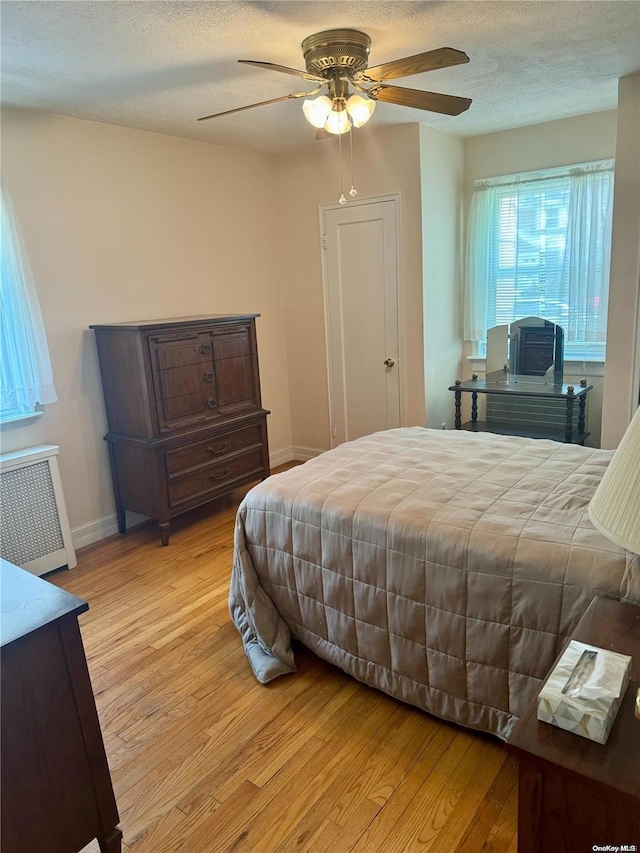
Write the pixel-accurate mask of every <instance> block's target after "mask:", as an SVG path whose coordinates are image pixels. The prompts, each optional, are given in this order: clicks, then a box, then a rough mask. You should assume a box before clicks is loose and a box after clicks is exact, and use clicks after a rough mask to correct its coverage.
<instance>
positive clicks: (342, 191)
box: [338, 133, 347, 204]
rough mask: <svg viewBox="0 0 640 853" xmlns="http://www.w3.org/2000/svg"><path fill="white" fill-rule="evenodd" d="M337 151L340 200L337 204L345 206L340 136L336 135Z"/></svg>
mask: <svg viewBox="0 0 640 853" xmlns="http://www.w3.org/2000/svg"><path fill="white" fill-rule="evenodd" d="M338 150H339V152H340V198H339V199H338V204H346V203H347V199H346V198H345V194H344V178H343V177H342V134H341V133H339V134H338Z"/></svg>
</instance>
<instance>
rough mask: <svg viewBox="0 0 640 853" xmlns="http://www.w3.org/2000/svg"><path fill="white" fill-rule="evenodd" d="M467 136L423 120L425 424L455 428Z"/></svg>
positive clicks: (421, 162)
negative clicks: (439, 127)
mask: <svg viewBox="0 0 640 853" xmlns="http://www.w3.org/2000/svg"><path fill="white" fill-rule="evenodd" d="M463 166H464V140H463V139H461V138H460V137H456V136H450V135H449V134H447V133H442V131H439V130H435V129H434V128H431V127H428V126H427V125H420V177H421V187H422V266H423V283H424V305H423V310H424V321H423V325H424V387H425V409H426V418H425V424H426V426H428V427H430V428H431V429H440V428H441V426H442V424H446V426H447V428H448V429H452V428H453V411H454V409H453V394H452V393H451V391H448V390H447V389H448V387H449V385H452V384H453V382H454V381H455V380H456V379H457V378H458V376H459V374H460V371H461V369H462V367H461V359H462V338H461V334H460V329H461V311H460V308H461V304H462V213H463V207H462V178H463Z"/></svg>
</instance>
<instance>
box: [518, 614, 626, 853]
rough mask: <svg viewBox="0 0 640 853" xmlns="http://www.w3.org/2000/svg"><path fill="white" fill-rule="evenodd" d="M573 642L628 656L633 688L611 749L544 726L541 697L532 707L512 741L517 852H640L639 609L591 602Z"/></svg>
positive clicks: (616, 724)
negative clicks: (608, 849)
mask: <svg viewBox="0 0 640 853" xmlns="http://www.w3.org/2000/svg"><path fill="white" fill-rule="evenodd" d="M571 639H572V640H579V641H580V642H582V643H589V644H591V645H594V646H599V647H600V648H603V649H610V650H612V651H615V652H620V653H621V654H626V655H631V656H632V658H633V661H632V664H631V681H630V684H629V687H628V689H627V692H626V694H625V697H624V699H623V702H622V705H621V706H620V709H619V711H618V714H617V717H616V719H615V722H614V724H613V728H612V730H611V733H610V734H609V738H608V740H607V743H606V744H597V743H594V742H593V741H590V740H587V739H586V738H582V737H580V736H579V735H575V734H572V733H571V732H566V731H563V730H562V729H559V728H557V727H556V726H553V725H550V724H549V723H542V722H540V721H539V720H538V719H537V696H536V697H535V698H534V699H533V700H532V701H531V703H530V704H529V706H528V707H527V710H526V711H525V713H524V715H523V716H522V718H521V719H520V720H519V722H518V723H517V725H516V727H515V729H514V730H513V732H512V734H511V736H510V737H509V739H508V742H507V749H508V750H509V751H510V752H512V753H513V754H514V755H515V756H517V758H518V762H519V782H520V791H519V796H518V853H574V851H575V853H578V851H580V853H582V851H591V850H595V849H597V848H596V847H594V845H601V848H602V849H606V848H605V845H607V844H610V845H614V847H615V848H616V849H618V848H619V849H620V850H630V851H634V850H638V848H639V847H640V720H639V719H637V718H636V717H635V714H634V705H635V696H636V690H637V689H638V686H640V607H635V606H634V605H632V604H624V603H622V602H619V601H613V600H611V599H605V598H594V600H593V601H592V602H591V604H590V605H589V608H588V610H587V612H586V613H585V615H584V616H583V617H582V619H581V620H580V622H579V623H578V626H577V628H576V630H575V631H574V633H573V634H572V636H571ZM554 665H555V664H554ZM622 845H627V846H626V847H625V846H622ZM634 845H635V846H634ZM612 849H613V848H612Z"/></svg>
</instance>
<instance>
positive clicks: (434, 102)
mask: <svg viewBox="0 0 640 853" xmlns="http://www.w3.org/2000/svg"><path fill="white" fill-rule="evenodd" d="M372 96H373V98H374V100H377V101H386V102H387V103H388V104H399V105H400V106H401V107H413V108H414V109H416V110H429V112H432V113H443V114H444V115H448V116H457V115H460V113H463V112H464V111H465V110H468V109H469V107H470V106H471V98H459V97H457V95H441V94H439V93H438V92H423V91H421V90H420V89H405V88H403V87H402V86H381V87H380V89H374V90H373V91H372Z"/></svg>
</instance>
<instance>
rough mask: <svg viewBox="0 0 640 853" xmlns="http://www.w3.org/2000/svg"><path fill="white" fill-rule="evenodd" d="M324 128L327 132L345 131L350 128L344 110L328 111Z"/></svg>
mask: <svg viewBox="0 0 640 853" xmlns="http://www.w3.org/2000/svg"><path fill="white" fill-rule="evenodd" d="M324 129H325V130H328V131H329V133H336V134H340V133H346V132H347V131H348V130H351V122H350V121H349V116H348V115H347V111H346V110H340V111H338V110H332V111H331V112H330V113H329V117H328V119H327V121H326V123H325V125H324Z"/></svg>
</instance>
